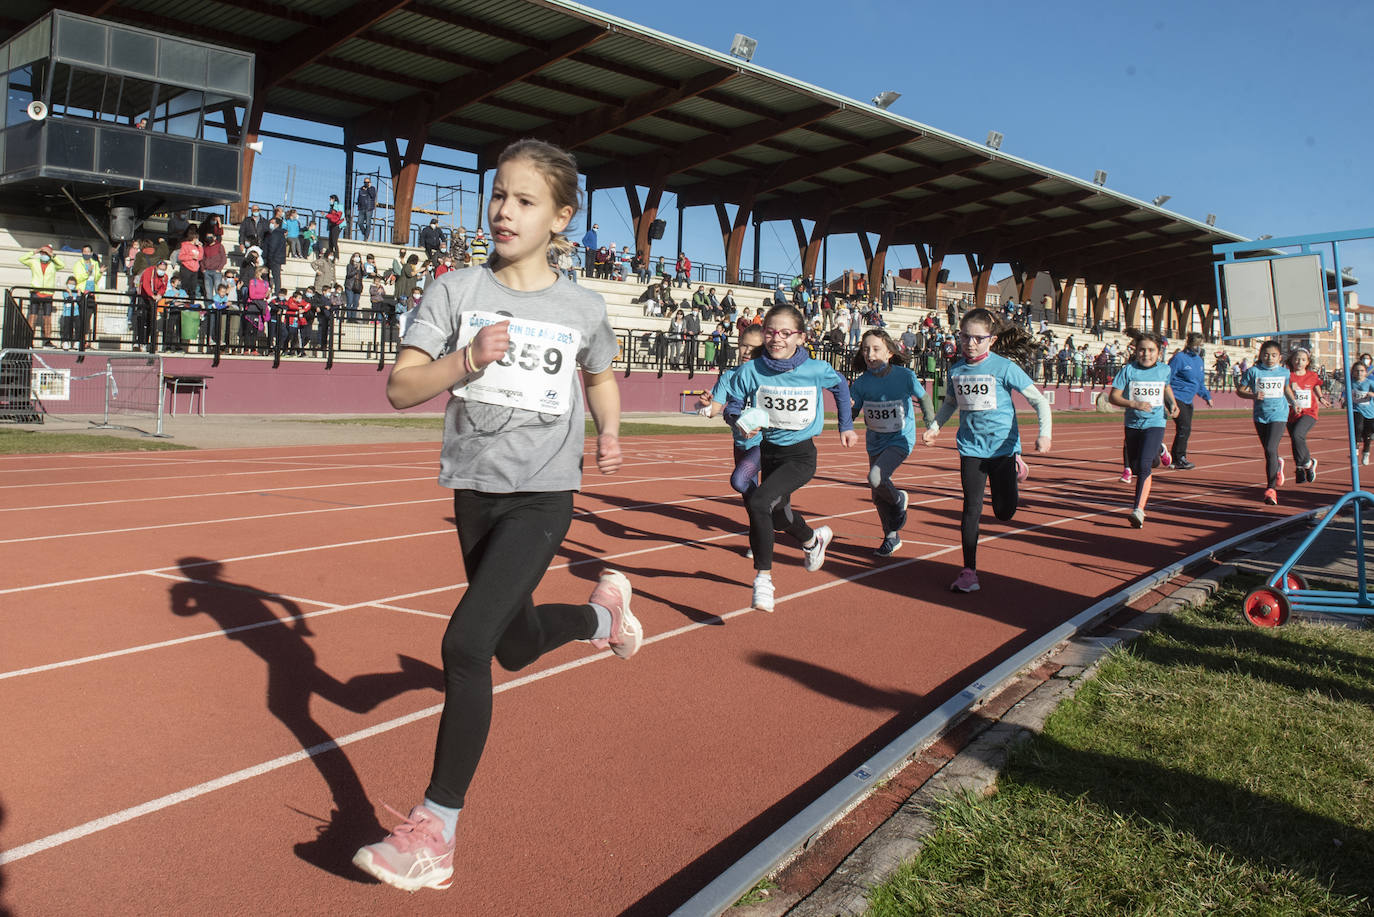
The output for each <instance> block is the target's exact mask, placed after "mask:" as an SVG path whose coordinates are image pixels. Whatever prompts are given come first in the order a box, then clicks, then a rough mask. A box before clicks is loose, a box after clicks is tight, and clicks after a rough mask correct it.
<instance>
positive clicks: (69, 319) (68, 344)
mask: <svg viewBox="0 0 1374 917" xmlns="http://www.w3.org/2000/svg"><path fill="white" fill-rule="evenodd" d="M80 320H81V293H80V292H79V291H78V289H77V286H76V277H74V276H73V277H68V278H67V286H66V289H64V290H63V291H62V314H61V315H60V316H59V317H58V320H57V334H58V338H59V339H60V340H61V342H62V349H63V350H71V349H72V347H73V346H75V345H76V340H77V338H76V330H77V326H78V325H79V323H80Z"/></svg>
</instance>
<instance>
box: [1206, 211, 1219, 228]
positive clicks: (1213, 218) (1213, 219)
mask: <svg viewBox="0 0 1374 917" xmlns="http://www.w3.org/2000/svg"><path fill="white" fill-rule="evenodd" d="M1207 225H1208V226H1215V225H1217V215H1216V214H1215V213H1209V214H1207Z"/></svg>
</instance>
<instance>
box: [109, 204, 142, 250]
mask: <svg viewBox="0 0 1374 917" xmlns="http://www.w3.org/2000/svg"><path fill="white" fill-rule="evenodd" d="M136 229H138V220H137V218H136V215H135V213H134V208H132V207H111V208H110V241H112V242H128V241H129V240H131V239H133V237H134V231H135V230H136Z"/></svg>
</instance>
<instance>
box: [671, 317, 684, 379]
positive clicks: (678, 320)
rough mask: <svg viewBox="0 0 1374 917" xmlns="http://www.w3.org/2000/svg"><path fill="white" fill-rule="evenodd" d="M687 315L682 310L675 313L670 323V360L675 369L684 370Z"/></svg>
mask: <svg viewBox="0 0 1374 917" xmlns="http://www.w3.org/2000/svg"><path fill="white" fill-rule="evenodd" d="M686 322H687V315H686V313H685V312H683V311H682V310H681V309H678V310H677V311H676V312H674V313H673V317H672V319H671V320H670V321H669V322H668V360H669V361H670V362H671V363H672V364H673V369H681V368H682V333H683V331H684V330H685V326H686Z"/></svg>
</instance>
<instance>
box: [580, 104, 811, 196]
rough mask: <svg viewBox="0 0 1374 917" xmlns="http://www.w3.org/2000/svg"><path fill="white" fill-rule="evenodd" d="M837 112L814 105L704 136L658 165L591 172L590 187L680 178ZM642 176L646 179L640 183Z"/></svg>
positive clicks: (687, 144)
mask: <svg viewBox="0 0 1374 917" xmlns="http://www.w3.org/2000/svg"><path fill="white" fill-rule="evenodd" d="M834 111H835V108H834V106H832V105H828V104H821V105H812V106H809V107H807V108H803V109H801V110H800V111H794V112H791V113H789V114H786V115H779V116H776V117H774V118H773V119H770V120H768V121H763V122H760V123H758V124H751V125H748V126H746V127H742V128H739V129H738V130H734V131H730V132H729V133H716V134H710V135H707V136H704V137H700V138H698V139H696V140H692V141H689V142H688V143H685V144H679V145H678V146H677V147H676V148H675V149H674V150H673V151H672V152H670V153H668V154H667V155H666V156H663V157H660V159H659V162H658V163H656V164H655V165H652V166H648V167H645V168H637V169H634V170H630V169H628V168H626V167H625V165H624V164H623V163H615V164H613V165H612V166H608V167H603V168H601V169H596V170H593V171H592V172H588V173H587V187H588V188H610V187H615V186H620V185H626V184H630V183H634V184H654V183H655V181H654V180H655V179H656V178H657V179H661V178H663V177H666V176H669V175H676V174H677V173H679V172H685V171H686V170H688V169H691V168H693V167H695V166H699V165H701V164H702V163H704V162H709V161H710V160H712V159H716V158H718V157H720V156H724V155H725V154H726V153H730V152H733V151H734V150H742V149H744V148H745V147H750V146H753V145H754V144H756V143H758V142H760V141H762V140H767V139H768V138H769V137H776V136H778V135H779V134H785V133H787V132H788V131H790V130H795V129H797V128H798V127H801V126H802V125H805V124H810V123H811V122H812V121H819V120H820V119H821V118H824V117H827V116H829V115H830V114H832V113H833V112H834ZM641 177H642V178H644V179H646V180H643V181H641V180H638V179H639V178H641Z"/></svg>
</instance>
